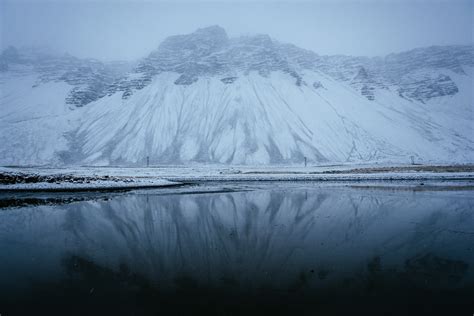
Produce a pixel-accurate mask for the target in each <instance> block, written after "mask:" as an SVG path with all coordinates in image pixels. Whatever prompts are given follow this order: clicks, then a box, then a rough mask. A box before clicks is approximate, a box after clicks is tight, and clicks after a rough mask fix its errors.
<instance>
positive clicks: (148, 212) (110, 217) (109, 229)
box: [0, 186, 474, 288]
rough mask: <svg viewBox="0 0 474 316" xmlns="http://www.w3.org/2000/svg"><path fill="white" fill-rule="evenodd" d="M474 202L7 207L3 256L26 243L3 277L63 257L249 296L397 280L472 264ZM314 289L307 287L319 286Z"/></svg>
mask: <svg viewBox="0 0 474 316" xmlns="http://www.w3.org/2000/svg"><path fill="white" fill-rule="evenodd" d="M473 204H474V200H473V198H472V195H470V194H469V192H463V191H460V192H416V193H413V192H409V191H399V192H385V191H369V190H360V189H359V190H353V189H348V188H337V187H330V188H326V189H325V188H317V187H312V188H311V187H304V186H300V187H299V188H293V189H292V190H287V189H285V187H284V186H283V187H280V188H277V189H268V190H265V189H260V190H257V191H248V192H233V193H218V194H188V195H186V194H177V195H156V194H152V193H149V192H143V193H138V194H130V195H119V196H115V197H113V198H112V199H111V200H109V201H93V202H78V203H71V204H67V205H63V206H57V207H32V208H21V209H11V210H7V211H5V212H2V213H0V246H1V247H2V249H10V248H11V247H12V245H15V247H16V245H21V247H19V248H18V249H21V251H19V250H17V251H16V252H15V251H14V252H13V253H11V254H9V255H8V256H9V257H8V258H7V257H6V256H7V254H6V253H5V252H2V254H0V259H1V260H0V268H1V270H2V271H3V269H6V268H7V267H5V266H3V267H2V264H5V262H7V263H8V262H14V261H15V260H17V261H20V262H23V263H22V264H23V265H24V266H25V269H32V271H34V270H35V269H40V270H41V269H46V267H48V268H47V269H51V267H52V266H57V265H59V262H60V261H61V258H62V257H64V256H69V255H77V256H80V257H83V258H87V259H88V260H92V261H93V262H95V263H96V264H98V265H100V266H106V267H109V268H111V269H114V270H115V269H118V268H119V265H121V264H125V265H126V266H127V267H129V268H130V269H131V270H132V271H133V272H134V273H138V274H140V275H141V276H144V277H146V278H148V279H150V280H152V281H153V282H155V283H159V284H160V286H172V285H173V284H174V283H173V282H174V281H173V280H175V279H176V278H179V277H181V276H187V277H192V278H193V279H195V280H196V281H197V282H199V283H205V284H214V285H217V284H219V282H221V281H222V279H226V280H229V279H233V280H237V282H239V283H241V284H242V285H244V286H247V287H250V288H257V287H259V286H261V285H263V284H271V285H273V286H284V287H286V286H289V285H290V284H291V283H292V282H293V281H294V279H295V278H297V277H298V276H299V275H300V274H301V273H303V272H304V273H306V272H308V271H315V272H316V273H317V275H319V276H320V277H321V278H325V279H327V280H328V281H331V282H332V281H337V280H341V279H343V278H344V277H345V276H347V275H351V274H353V273H354V272H355V271H360V270H361V269H362V271H364V270H365V268H366V267H367V263H368V262H369V261H370V260H372V258H374V257H380V258H381V264H382V265H383V266H384V267H385V266H387V267H393V268H394V269H399V270H403V269H404V267H405V261H406V260H407V259H409V258H418V257H420V256H423V255H424V254H428V253H434V254H436V256H437V257H436V258H438V257H440V258H446V259H450V260H461V261H464V262H468V263H469V262H473V261H474V258H473V255H472V251H469V250H467V246H466V245H467V244H469V245H471V244H472V242H473V240H472V238H474V237H473V236H472V235H466V234H460V233H456V232H469V231H472V227H473V224H474V214H473V213H472V212H471V210H472V209H473ZM29 255H32V256H35V257H36V258H37V260H39V261H37V262H36V263H35V266H34V267H31V266H30V264H29V263H28V262H29V261H27V260H26V259H25V257H24V256H29ZM413 260H415V259H413ZM430 260H431V259H430ZM437 260H438V259H437ZM439 260H441V259H439ZM443 260H444V259H443ZM25 262H27V263H25ZM36 264H38V265H36ZM19 266H21V264H20V265H19ZM58 268H59V267H58ZM24 271H25V270H21V269H20V270H18V273H20V274H21V276H25V274H24ZM37 275H38V277H41V275H42V273H40V272H38V273H37ZM17 277H19V276H17ZM470 277H471V278H472V275H470ZM317 280H318V278H314V279H311V280H310V281H309V282H310V284H311V285H312V286H316V287H317V286H321V285H322V284H321V283H320V282H319V283H318V282H317ZM466 280H470V279H466ZM466 280H464V279H463V280H461V281H466Z"/></svg>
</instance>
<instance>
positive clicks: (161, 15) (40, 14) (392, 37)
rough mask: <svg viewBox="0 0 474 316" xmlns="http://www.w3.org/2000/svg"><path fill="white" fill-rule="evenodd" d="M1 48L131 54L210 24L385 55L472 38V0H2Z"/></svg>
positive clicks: (339, 50)
mask: <svg viewBox="0 0 474 316" xmlns="http://www.w3.org/2000/svg"><path fill="white" fill-rule="evenodd" d="M0 8H1V12H2V13H1V15H0V17H1V23H0V34H1V36H0V48H1V49H2V50H3V49H4V48H6V47H8V46H11V45H13V46H16V47H45V48H50V49H52V50H53V51H56V52H59V53H69V54H71V55H74V56H77V57H80V58H96V59H100V60H136V59H139V58H141V57H144V56H146V55H148V53H149V52H150V51H152V50H154V49H156V47H158V45H159V44H160V43H161V42H162V41H163V40H164V39H165V38H166V37H168V36H172V35H178V34H187V33H192V32H194V31H195V30H196V29H198V28H203V27H207V26H210V25H219V26H221V27H223V28H224V29H225V30H226V31H227V33H228V35H229V37H238V36H241V35H252V34H268V35H269V36H271V37H272V38H273V39H275V40H278V41H280V42H284V43H291V44H294V45H297V46H299V47H302V48H305V49H309V50H312V51H314V52H316V53H318V54H320V55H353V56H369V57H374V56H384V55H387V54H390V53H396V52H401V51H406V50H410V49H414V48H417V47H426V46H432V45H472V44H473V42H474V41H473V3H472V2H471V1H464V0H458V1H416V2H410V1H405V0H403V1H394V0H391V1H380V2H375V1H347V0H346V1H343V0H339V1H333V2H329V1H296V2H275V1H270V0H266V1H264V0H260V1H257V2H249V1H242V0H241V1H206V2H202V1H196V2H186V1H178V2H173V3H172V2H169V1H120V2H111V1H76V0H69V1H63V2H59V1H42V0H39V1H15V2H12V1H2V2H1V4H0Z"/></svg>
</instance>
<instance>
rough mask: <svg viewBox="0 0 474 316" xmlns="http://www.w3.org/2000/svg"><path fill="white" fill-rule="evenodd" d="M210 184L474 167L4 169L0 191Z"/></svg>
mask: <svg viewBox="0 0 474 316" xmlns="http://www.w3.org/2000/svg"><path fill="white" fill-rule="evenodd" d="M210 181H222V182H234V181H319V182H361V181H474V166H470V165H459V166H426V165H424V166H412V165H404V166H368V165H366V166H347V165H340V166H311V167H286V166H283V167H276V166H272V167H249V166H243V167H222V166H212V167H204V166H192V167H182V166H175V167H173V166H166V167H150V168H131V167H76V168H67V169H65V168H64V169H63V168H44V167H43V168H38V167H35V168H33V167H21V168H18V167H0V192H2V191H90V190H115V189H137V188H156V187H169V186H179V185H181V184H183V183H198V182H210Z"/></svg>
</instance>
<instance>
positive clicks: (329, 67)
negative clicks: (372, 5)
mask: <svg viewBox="0 0 474 316" xmlns="http://www.w3.org/2000/svg"><path fill="white" fill-rule="evenodd" d="M473 67H474V47H473V46H472V45H467V46H432V47H426V48H417V49H414V50H411V51H407V52H403V53H397V54H390V55H387V56H385V57H375V58H368V57H352V56H343V55H338V56H323V55H318V54H317V53H316V52H312V51H309V50H304V49H301V48H298V47H296V46H294V45H292V44H286V43H280V42H279V41H277V40H275V39H273V38H271V37H270V36H268V35H254V36H244V37H237V38H229V37H228V35H227V33H226V31H225V30H224V29H223V28H221V27H219V26H210V27H206V28H201V29H198V30H196V31H195V32H194V33H191V34H186V35H176V36H171V37H169V38H167V39H165V40H164V41H163V42H162V43H161V44H160V45H159V47H157V48H156V49H155V50H154V51H152V52H150V54H149V55H148V56H146V57H144V58H142V59H141V60H138V61H136V62H132V63H130V62H100V61H98V60H92V59H79V58H76V57H73V56H70V55H54V54H50V53H48V52H43V51H38V50H28V49H17V48H14V47H9V48H7V49H6V50H4V51H3V52H2V54H1V56H0V91H1V96H0V97H1V99H0V109H1V111H0V142H1V143H2V146H1V147H0V164H2V165H19V164H21V165H23V164H31V165H43V164H47V165H57V164H67V165H69V164H92V165H111V164H121V165H143V164H144V163H145V162H146V159H147V157H149V159H150V162H151V163H154V164H170V163H171V164H181V163H182V164H188V163H223V164H294V163H302V162H303V161H304V159H305V158H306V159H307V160H308V161H309V162H310V163H332V162H338V163H339V162H374V161H380V162H382V161H387V162H388V161H389V162H409V161H410V159H411V158H410V157H414V159H415V160H416V161H418V162H473V161H474V159H473V158H474V157H473V156H474V155H473V150H474V140H473V137H472V136H473V135H474V133H473V132H474V130H473V129H474V127H473V124H472V119H473V96H472V87H473V86H474V85H473V83H474V82H473Z"/></svg>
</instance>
